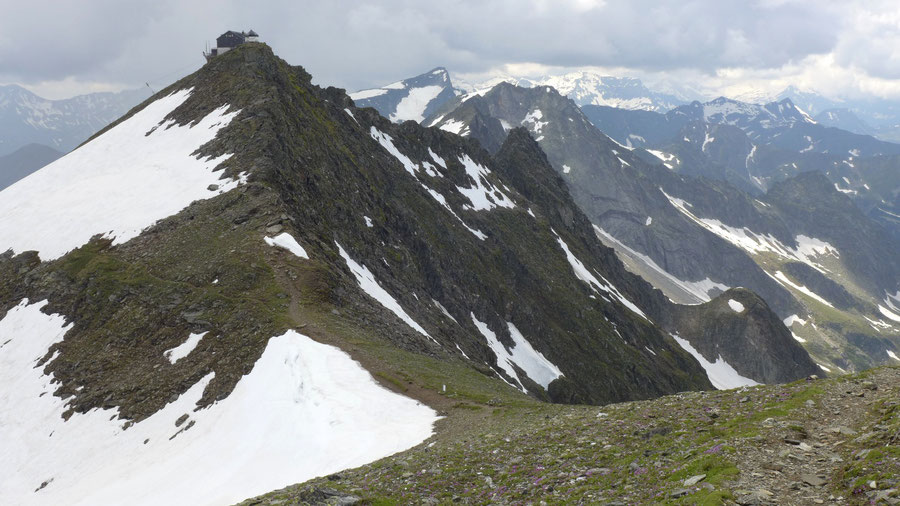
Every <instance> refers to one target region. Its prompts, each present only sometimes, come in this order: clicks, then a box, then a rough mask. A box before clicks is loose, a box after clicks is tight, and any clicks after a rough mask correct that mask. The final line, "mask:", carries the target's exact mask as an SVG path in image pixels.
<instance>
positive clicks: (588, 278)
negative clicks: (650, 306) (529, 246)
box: [553, 230, 650, 321]
mask: <svg viewBox="0 0 900 506" xmlns="http://www.w3.org/2000/svg"><path fill="white" fill-rule="evenodd" d="M553 235H555V236H556V240H557V241H558V242H559V246H560V248H562V250H563V252H564V253H565V254H566V259H567V260H568V261H569V265H570V266H572V270H573V271H574V272H575V276H576V277H577V278H578V279H580V280H582V281H584V282H585V283H587V284H588V286H590V287H591V289H592V290H594V291H595V292H598V293H599V291H603V292H606V293H608V294H610V295H612V296H613V297H614V298H615V299H616V300H618V301H619V303H621V304H622V305H623V306H625V307H627V308H628V309H630V310H632V311H633V312H634V313H636V314H638V315H640V316H642V317H643V318H644V319H645V320H647V321H649V320H650V319H649V318H647V315H645V314H644V312H643V311H641V310H640V308H638V307H637V306H636V305H634V303H632V302H631V301H630V300H628V299H626V298H625V296H623V295H622V294H621V293H619V290H618V289H617V288H616V287H614V286H613V285H612V284H611V283H610V282H609V281H606V279H605V278H603V276H600V274H597V275H598V276H600V278H601V279H603V281H604V282H603V283H601V282H600V281H599V280H597V278H596V277H595V276H594V275H593V274H591V271H589V270H588V268H587V267H585V265H584V264H583V263H582V262H581V260H579V259H578V258H576V257H575V255H573V254H572V251H571V250H570V249H569V246H568V245H567V244H566V242H565V241H563V240H562V237H560V236H559V234H557V233H556V231H555V230H553Z"/></svg>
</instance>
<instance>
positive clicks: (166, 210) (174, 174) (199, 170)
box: [0, 89, 240, 260]
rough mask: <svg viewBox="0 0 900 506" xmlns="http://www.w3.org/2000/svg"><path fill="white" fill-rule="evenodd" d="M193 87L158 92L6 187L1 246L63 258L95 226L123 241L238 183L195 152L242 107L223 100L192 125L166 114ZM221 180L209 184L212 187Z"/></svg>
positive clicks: (0, 204)
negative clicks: (134, 110)
mask: <svg viewBox="0 0 900 506" xmlns="http://www.w3.org/2000/svg"><path fill="white" fill-rule="evenodd" d="M191 91H192V90H191V89H185V90H180V91H176V92H174V93H172V94H170V95H168V96H165V97H162V98H160V99H157V100H156V101H155V102H152V103H150V104H148V105H147V106H146V107H145V108H144V109H142V110H140V111H138V112H137V113H135V114H134V115H133V116H131V117H130V118H128V119H127V120H125V121H123V122H122V123H119V124H118V125H116V126H115V127H113V128H111V129H110V130H108V131H107V132H105V133H103V134H102V135H101V136H99V137H97V138H96V139H94V140H92V141H90V142H89V143H87V144H85V145H84V146H81V147H80V148H78V149H76V150H75V151H72V152H71V153H69V154H67V155H66V156H64V157H62V158H60V159H59V160H57V161H55V162H53V163H51V164H49V165H47V166H46V167H44V168H43V169H41V170H39V171H37V172H35V173H33V174H31V175H30V176H28V177H26V178H24V179H21V180H19V181H18V182H16V183H15V184H13V185H11V186H9V187H7V188H5V189H4V190H3V191H2V192H0V216H3V220H2V222H0V250H4V251H5V250H6V249H9V248H12V249H13V250H14V251H17V252H22V251H27V250H37V251H38V252H39V253H40V256H41V259H42V260H52V259H55V258H59V257H61V256H62V255H64V254H66V253H67V252H69V251H71V250H72V249H75V248H77V247H79V246H82V245H84V244H86V243H87V242H88V241H89V240H90V238H91V237H92V236H94V235H96V234H103V235H105V236H106V237H111V238H114V240H113V244H121V243H124V242H126V241H128V240H130V239H132V238H134V237H137V236H138V235H140V233H141V231H143V230H144V229H145V228H147V227H149V226H151V225H153V224H154V223H156V222H157V221H158V220H161V219H163V218H166V217H168V216H171V215H173V214H176V213H178V212H179V211H181V210H182V209H184V208H185V207H187V206H188V205H189V204H190V203H191V202H193V201H195V200H203V199H208V198H211V197H215V196H216V195H218V194H219V193H222V192H225V191H228V190H230V189H232V188H234V187H235V186H237V184H238V181H236V180H233V181H221V180H219V177H220V176H221V175H222V173H221V172H213V169H215V168H216V167H218V165H219V164H221V163H222V162H224V161H225V160H226V159H228V158H229V157H230V156H231V155H230V154H226V155H222V156H219V157H216V158H198V157H196V156H194V155H193V154H192V153H194V152H195V151H196V150H197V149H199V148H200V147H201V146H203V145H204V144H206V143H207V142H209V141H211V140H212V139H213V138H215V136H216V134H217V133H218V132H219V130H221V129H222V128H224V127H226V126H227V125H228V124H229V123H230V122H231V120H233V119H234V118H235V116H237V115H238V113H239V112H240V111H238V110H235V111H232V112H228V109H229V108H230V106H228V105H227V104H226V105H223V106H221V107H219V108H218V109H216V110H214V111H212V112H210V113H209V114H208V115H206V116H205V117H204V118H203V119H201V120H200V121H198V122H196V123H192V124H190V125H178V124H176V123H175V121H173V120H169V121H164V120H165V117H166V116H167V115H168V114H169V113H171V112H172V111H173V110H175V109H176V108H177V107H178V106H180V105H181V104H183V103H184V102H185V101H186V100H187V99H188V97H190V96H191ZM213 184H215V185H218V189H217V190H215V191H210V190H209V189H208V188H207V187H209V186H210V185H213Z"/></svg>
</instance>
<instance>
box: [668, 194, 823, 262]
mask: <svg viewBox="0 0 900 506" xmlns="http://www.w3.org/2000/svg"><path fill="white" fill-rule="evenodd" d="M659 191H660V192H662V194H663V195H665V196H666V198H667V199H668V200H669V203H671V204H672V206H673V207H674V208H675V209H678V210H679V211H680V212H681V213H682V214H684V215H685V216H687V217H688V218H690V219H691V220H692V221H694V222H695V223H697V224H698V225H700V226H702V227H703V228H705V229H707V230H709V231H710V232H712V233H714V234H716V235H717V236H719V237H721V238H722V239H725V240H726V241H728V242H730V243H731V244H733V245H735V246H737V247H739V248H741V249H743V250H744V251H746V252H748V253H752V254H759V253H763V252H771V253H775V254H776V255H778V256H781V257H784V258H787V259H789V260H796V261H798V262H802V263H805V264H806V265H808V266H810V267H812V268H813V269H815V270H817V271H819V272H821V273H825V272H827V270H826V269H825V267H823V266H822V265H821V264H819V263H817V262H816V260H817V259H818V258H819V257H823V256H828V255H830V256H834V257H836V258H839V257H840V253H839V252H838V250H837V248H835V247H834V246H832V245H831V244H829V243H827V242H825V241H822V240H820V239H816V238H814V237H807V236H805V235H802V234H801V235H798V236H796V237H795V238H794V241H795V242H796V243H797V247H795V248H792V247H790V246H788V245H786V244H784V243H782V242H781V241H779V240H778V238H776V237H775V236H773V235H771V234H760V233H756V232H753V231H752V230H750V229H749V228H747V227H741V228H738V227H732V226H730V225H726V224H724V223H722V222H721V221H719V220H716V219H713V218H700V217H698V216H697V215H695V214H694V213H693V212H692V211H691V210H690V208H692V207H693V206H692V205H691V204H690V203H689V202H686V201H684V200H682V199H679V198H676V197H673V196H671V195H669V194H668V193H666V192H665V191H664V190H663V189H662V188H660V189H659Z"/></svg>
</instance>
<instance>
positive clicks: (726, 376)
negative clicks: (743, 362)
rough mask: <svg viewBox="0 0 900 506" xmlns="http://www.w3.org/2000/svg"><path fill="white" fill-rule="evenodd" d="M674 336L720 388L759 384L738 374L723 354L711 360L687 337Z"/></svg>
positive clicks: (710, 380)
mask: <svg viewBox="0 0 900 506" xmlns="http://www.w3.org/2000/svg"><path fill="white" fill-rule="evenodd" d="M672 337H673V338H675V342H677V343H678V345H679V346H681V347H682V348H683V349H684V351H686V352H688V353H690V354H691V355H693V356H694V358H696V359H697V362H700V366H702V367H703V370H704V371H706V376H707V377H708V378H709V382H710V383H712V385H713V386H714V387H716V388H718V389H719V390H729V389H732V388H740V387H749V386H755V385H759V383H757V382H755V381H753V380H752V379H750V378H745V377H744V376H741V375H740V374H738V372H737V371H736V370H734V367H731V364H729V363H728V362H726V361H725V359H723V358H722V356H721V355H719V358H718V359H716V361H715V362H710V361H709V360H706V359H705V358H703V355H701V354H700V352H699V351H697V349H696V348H694V347H693V346H691V343H689V342H688V341H687V339H682V338H680V337H678V336H677V335H673V336H672Z"/></svg>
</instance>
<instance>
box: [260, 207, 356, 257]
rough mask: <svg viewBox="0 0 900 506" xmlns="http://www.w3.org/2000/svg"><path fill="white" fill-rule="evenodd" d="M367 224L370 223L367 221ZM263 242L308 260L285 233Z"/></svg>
mask: <svg viewBox="0 0 900 506" xmlns="http://www.w3.org/2000/svg"><path fill="white" fill-rule="evenodd" d="M365 218H366V220H368V217H365ZM367 223H370V222H369V221H367ZM369 226H370V227H371V226H372V225H371V224H370V225H369ZM264 240H265V241H266V244H268V245H269V246H275V247H278V248H282V249H286V250H288V251H290V252H291V253H293V254H294V255H295V256H298V257H300V258H305V259H307V260H309V255H307V254H306V250H305V249H303V246H300V243H298V242H297V239H294V236H292V235H291V234H289V233H287V232H282V233H280V234H278V235H276V236H275V237H274V238H273V237H266V238H264Z"/></svg>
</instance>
